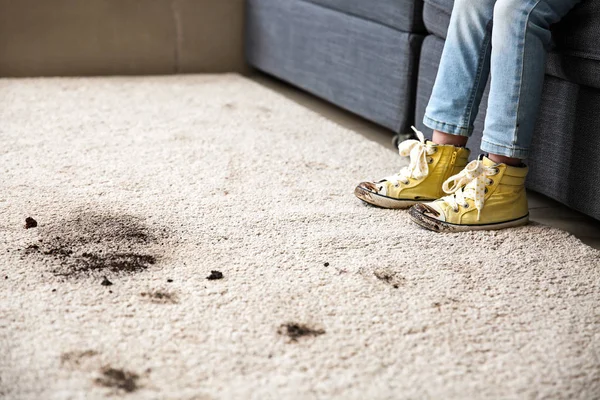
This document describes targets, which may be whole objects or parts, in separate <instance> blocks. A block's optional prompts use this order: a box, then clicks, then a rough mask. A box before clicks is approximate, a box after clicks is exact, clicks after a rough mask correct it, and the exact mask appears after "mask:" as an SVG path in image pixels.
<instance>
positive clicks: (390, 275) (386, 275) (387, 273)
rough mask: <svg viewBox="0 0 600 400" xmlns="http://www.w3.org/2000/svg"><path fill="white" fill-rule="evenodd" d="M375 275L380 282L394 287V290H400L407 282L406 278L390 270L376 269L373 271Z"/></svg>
mask: <svg viewBox="0 0 600 400" xmlns="http://www.w3.org/2000/svg"><path fill="white" fill-rule="evenodd" d="M373 275H375V277H376V278H377V279H379V280H380V281H383V282H385V283H387V284H389V285H392V287H393V288H394V289H398V288H399V287H400V286H402V285H404V282H405V279H404V277H402V276H400V275H399V274H398V273H396V272H394V271H392V270H390V269H388V268H379V269H376V270H375V271H373Z"/></svg>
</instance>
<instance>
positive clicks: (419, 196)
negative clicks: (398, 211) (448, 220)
mask: <svg viewBox="0 0 600 400" xmlns="http://www.w3.org/2000/svg"><path fill="white" fill-rule="evenodd" d="M413 130H414V131H415V132H416V134H417V137H418V138H419V140H412V139H411V140H405V141H404V142H402V143H400V144H399V145H398V151H399V152H400V155H402V156H410V163H409V165H408V166H406V167H404V168H402V170H400V172H399V173H397V174H396V175H392V176H388V177H386V178H383V179H382V180H380V181H376V182H362V183H360V184H359V185H358V186H357V187H356V189H354V194H355V195H356V197H358V198H359V199H361V200H362V201H364V202H366V203H369V204H373V205H375V206H379V207H383V208H409V207H411V206H412V205H415V204H417V203H418V202H420V201H431V200H435V199H438V198H440V197H441V196H443V195H444V192H443V191H442V184H443V182H444V181H445V180H446V179H448V177H450V176H451V175H455V174H457V173H459V172H460V171H461V170H462V169H463V168H464V167H465V165H467V162H468V158H469V153H470V151H469V149H466V148H464V147H455V146H451V145H438V144H435V143H433V142H431V141H429V140H425V137H424V136H423V133H422V132H420V131H418V130H417V129H416V128H415V127H414V126H413Z"/></svg>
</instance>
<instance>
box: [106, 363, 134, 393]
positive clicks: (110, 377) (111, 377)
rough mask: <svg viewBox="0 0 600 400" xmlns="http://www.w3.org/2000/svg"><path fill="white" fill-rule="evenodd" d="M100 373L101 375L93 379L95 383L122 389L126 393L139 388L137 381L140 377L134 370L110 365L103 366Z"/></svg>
mask: <svg viewBox="0 0 600 400" xmlns="http://www.w3.org/2000/svg"><path fill="white" fill-rule="evenodd" d="M100 373H101V374H102V376H100V377H99V378H96V380H95V383H96V384H97V385H100V386H104V387H109V388H115V389H122V390H124V391H126V392H127V393H132V392H135V391H136V390H137V389H139V386H138V383H137V382H138V379H139V378H140V377H139V375H138V374H136V373H135V372H130V371H125V370H123V369H117V368H112V367H104V368H102V370H101V371H100Z"/></svg>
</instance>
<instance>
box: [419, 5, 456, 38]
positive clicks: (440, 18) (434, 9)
mask: <svg viewBox="0 0 600 400" xmlns="http://www.w3.org/2000/svg"><path fill="white" fill-rule="evenodd" d="M424 1H425V4H424V6H423V22H424V24H425V29H427V32H429V33H432V34H434V35H436V36H438V37H441V38H443V39H446V33H447V32H448V25H449V23H450V15H451V14H452V7H453V6H454V0H424Z"/></svg>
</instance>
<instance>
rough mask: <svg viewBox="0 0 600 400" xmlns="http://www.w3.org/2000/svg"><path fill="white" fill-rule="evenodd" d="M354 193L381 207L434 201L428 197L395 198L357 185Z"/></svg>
mask: <svg viewBox="0 0 600 400" xmlns="http://www.w3.org/2000/svg"><path fill="white" fill-rule="evenodd" d="M354 195H355V196H356V197H358V198H359V199H360V200H362V201H364V202H365V203H368V204H371V205H373V206H377V207H381V208H392V209H406V208H410V207H412V206H414V205H415V204H417V203H422V202H423V201H433V199H431V200H426V199H419V200H402V199H394V198H391V197H387V196H382V195H380V194H377V193H373V192H371V191H369V190H366V189H363V188H361V187H360V186H357V187H356V189H354Z"/></svg>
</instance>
